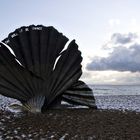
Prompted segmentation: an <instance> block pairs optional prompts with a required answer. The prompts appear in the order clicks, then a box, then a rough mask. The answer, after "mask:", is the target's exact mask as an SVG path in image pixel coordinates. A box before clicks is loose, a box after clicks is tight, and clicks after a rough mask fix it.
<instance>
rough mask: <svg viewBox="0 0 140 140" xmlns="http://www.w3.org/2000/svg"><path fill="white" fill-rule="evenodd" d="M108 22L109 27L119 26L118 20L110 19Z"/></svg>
mask: <svg viewBox="0 0 140 140" xmlns="http://www.w3.org/2000/svg"><path fill="white" fill-rule="evenodd" d="M108 22H109V25H110V26H111V27H113V26H115V25H119V24H120V20H119V19H110V20H109V21H108Z"/></svg>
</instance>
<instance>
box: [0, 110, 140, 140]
mask: <svg viewBox="0 0 140 140" xmlns="http://www.w3.org/2000/svg"><path fill="white" fill-rule="evenodd" d="M0 136H1V137H0V139H1V140H10V139H11V140H12V139H14V140H22V139H23V140H139V139H140V113H138V112H134V111H132V112H131V111H125V112H124V111H119V110H93V109H62V110H48V111H47V112H46V113H45V114H37V115H34V114H19V115H17V114H14V113H11V112H8V111H2V110H1V111H0Z"/></svg>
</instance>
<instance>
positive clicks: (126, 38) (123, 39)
mask: <svg viewBox="0 0 140 140" xmlns="http://www.w3.org/2000/svg"><path fill="white" fill-rule="evenodd" d="M135 38H137V34H136V33H128V34H120V33H114V34H113V35H112V37H111V40H112V41H113V42H114V43H115V44H126V43H130V42H132V41H133V40H134V39H135Z"/></svg>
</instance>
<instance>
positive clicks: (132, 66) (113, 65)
mask: <svg viewBox="0 0 140 140" xmlns="http://www.w3.org/2000/svg"><path fill="white" fill-rule="evenodd" d="M134 36H135V37H136V35H134V34H131V33H129V34H128V36H123V35H122V34H118V33H117V34H114V35H113V36H112V38H111V40H112V39H114V38H115V43H121V45H119V46H117V47H114V48H113V51H112V52H111V53H109V56H108V57H95V58H93V59H92V62H91V63H89V64H87V66H86V68H87V70H90V71H104V70H114V71H131V72H140V44H137V43H135V44H133V45H131V46H129V47H125V46H123V44H125V43H128V42H131V41H132V39H133V38H134ZM112 45H114V44H112Z"/></svg>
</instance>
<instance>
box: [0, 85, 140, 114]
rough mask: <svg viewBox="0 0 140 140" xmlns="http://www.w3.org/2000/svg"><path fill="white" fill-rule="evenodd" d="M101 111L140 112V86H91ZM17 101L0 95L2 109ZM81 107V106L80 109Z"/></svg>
mask: <svg viewBox="0 0 140 140" xmlns="http://www.w3.org/2000/svg"><path fill="white" fill-rule="evenodd" d="M89 86H90V88H91V89H92V90H93V94H94V97H95V103H96V105H97V108H99V109H115V110H122V111H126V110H129V111H137V112H140V85H89ZM13 103H17V104H20V103H19V102H18V101H17V100H15V99H12V98H7V97H4V96H2V95H0V108H1V109H8V106H9V105H10V104H13ZM80 107H81V106H79V108H80Z"/></svg>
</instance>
